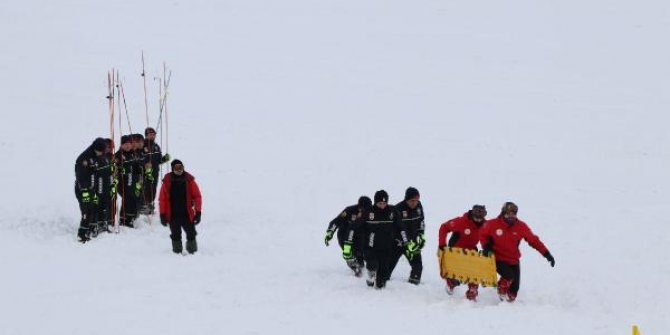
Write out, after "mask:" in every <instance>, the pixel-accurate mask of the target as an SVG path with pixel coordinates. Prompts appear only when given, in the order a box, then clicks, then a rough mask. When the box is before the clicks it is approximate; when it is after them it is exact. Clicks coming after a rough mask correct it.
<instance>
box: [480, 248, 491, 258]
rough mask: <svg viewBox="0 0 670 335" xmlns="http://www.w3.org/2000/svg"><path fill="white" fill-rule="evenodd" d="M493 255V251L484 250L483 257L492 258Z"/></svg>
mask: <svg viewBox="0 0 670 335" xmlns="http://www.w3.org/2000/svg"><path fill="white" fill-rule="evenodd" d="M492 255H493V251H491V249H484V250H482V256H484V257H491V256H492Z"/></svg>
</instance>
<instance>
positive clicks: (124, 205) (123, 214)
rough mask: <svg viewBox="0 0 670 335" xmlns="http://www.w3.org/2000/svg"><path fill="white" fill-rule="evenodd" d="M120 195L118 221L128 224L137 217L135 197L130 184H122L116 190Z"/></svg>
mask: <svg viewBox="0 0 670 335" xmlns="http://www.w3.org/2000/svg"><path fill="white" fill-rule="evenodd" d="M117 192H118V193H119V195H120V196H121V197H120V198H121V210H120V211H119V223H120V224H130V223H132V222H133V221H134V220H135V218H136V217H137V197H136V196H135V190H133V187H132V185H131V186H128V185H125V183H124V185H123V186H121V187H119V189H118V190H117Z"/></svg>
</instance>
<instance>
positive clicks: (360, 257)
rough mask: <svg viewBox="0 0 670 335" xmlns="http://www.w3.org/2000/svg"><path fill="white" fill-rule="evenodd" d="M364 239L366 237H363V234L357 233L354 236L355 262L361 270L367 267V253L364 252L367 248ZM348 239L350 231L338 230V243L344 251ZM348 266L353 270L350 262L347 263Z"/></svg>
mask: <svg viewBox="0 0 670 335" xmlns="http://www.w3.org/2000/svg"><path fill="white" fill-rule="evenodd" d="M363 237H364V236H362V234H360V233H358V232H356V233H355V234H354V242H353V245H352V249H353V254H354V260H355V262H356V264H357V265H358V266H359V267H361V268H362V267H363V266H364V265H365V251H364V249H365V246H364V245H363V242H364V241H365V238H363ZM348 238H349V229H342V228H338V229H337V243H338V244H339V245H340V249H344V242H346V241H347V239H348ZM347 265H349V267H351V268H352V269H353V267H352V265H351V264H350V263H349V262H347Z"/></svg>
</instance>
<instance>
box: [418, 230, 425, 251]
mask: <svg viewBox="0 0 670 335" xmlns="http://www.w3.org/2000/svg"><path fill="white" fill-rule="evenodd" d="M416 243H417V244H418V245H419V249H423V247H425V246H426V236H425V235H424V234H423V233H419V235H417V237H416Z"/></svg>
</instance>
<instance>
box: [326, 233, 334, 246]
mask: <svg viewBox="0 0 670 335" xmlns="http://www.w3.org/2000/svg"><path fill="white" fill-rule="evenodd" d="M333 234H335V231H334V230H332V229H328V230H326V238H325V240H326V246H328V242H330V240H332V239H333Z"/></svg>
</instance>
